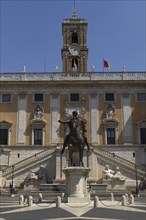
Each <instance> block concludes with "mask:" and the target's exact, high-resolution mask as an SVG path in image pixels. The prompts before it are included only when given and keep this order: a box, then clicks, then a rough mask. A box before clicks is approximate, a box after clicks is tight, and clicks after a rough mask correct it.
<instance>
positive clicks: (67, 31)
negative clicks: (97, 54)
mask: <svg viewBox="0 0 146 220" xmlns="http://www.w3.org/2000/svg"><path fill="white" fill-rule="evenodd" d="M87 26H88V24H87V22H86V20H85V19H78V18H77V15H76V9H75V8H74V9H73V14H72V18H70V19H64V20H63V22H62V35H63V47H62V50H61V53H62V66H63V72H64V73H74V72H75V73H86V72H87V61H88V48H87Z"/></svg>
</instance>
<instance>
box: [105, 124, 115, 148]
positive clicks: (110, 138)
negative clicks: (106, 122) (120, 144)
mask: <svg viewBox="0 0 146 220" xmlns="http://www.w3.org/2000/svg"><path fill="white" fill-rule="evenodd" d="M106 132H107V144H115V143H116V141H115V128H107V130H106Z"/></svg>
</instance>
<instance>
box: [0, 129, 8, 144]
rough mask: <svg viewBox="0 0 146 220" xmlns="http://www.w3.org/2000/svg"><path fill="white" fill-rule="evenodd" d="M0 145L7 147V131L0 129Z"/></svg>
mask: <svg viewBox="0 0 146 220" xmlns="http://www.w3.org/2000/svg"><path fill="white" fill-rule="evenodd" d="M0 145H8V129H0Z"/></svg>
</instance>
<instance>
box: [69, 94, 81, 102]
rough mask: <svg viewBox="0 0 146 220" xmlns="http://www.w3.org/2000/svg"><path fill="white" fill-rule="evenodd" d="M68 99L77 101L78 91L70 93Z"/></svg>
mask: <svg viewBox="0 0 146 220" xmlns="http://www.w3.org/2000/svg"><path fill="white" fill-rule="evenodd" d="M70 101H71V102H79V94H78V93H72V94H70Z"/></svg>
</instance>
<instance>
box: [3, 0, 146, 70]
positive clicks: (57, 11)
mask: <svg viewBox="0 0 146 220" xmlns="http://www.w3.org/2000/svg"><path fill="white" fill-rule="evenodd" d="M0 3H1V8H0V9H1V21H0V22H1V23H0V27H1V35H0V40H1V49H0V52H1V53H0V54H1V59H0V72H21V71H22V69H23V66H24V65H25V66H26V71H27V72H43V71H44V70H46V71H48V72H52V71H54V68H55V66H56V65H57V66H58V68H59V71H60V72H61V71H62V60H61V48H62V44H63V41H62V21H63V19H66V18H71V16H72V9H73V5H74V1H73V0H64V1H63V0H58V1H57V0H16V1H14V0H1V1H0ZM76 10H77V16H78V18H85V19H86V20H87V22H88V34H87V44H88V45H87V46H88V49H89V55H88V71H91V67H92V65H94V66H95V71H97V72H98V71H99V72H100V71H103V62H102V60H103V58H104V59H106V60H107V61H109V62H110V65H111V69H110V71H116V72H120V71H122V70H123V65H125V66H126V69H127V71H146V1H145V0H114V1H112V0H107V1H106V0H101V1H100V0H76ZM45 63H46V65H45Z"/></svg>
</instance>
